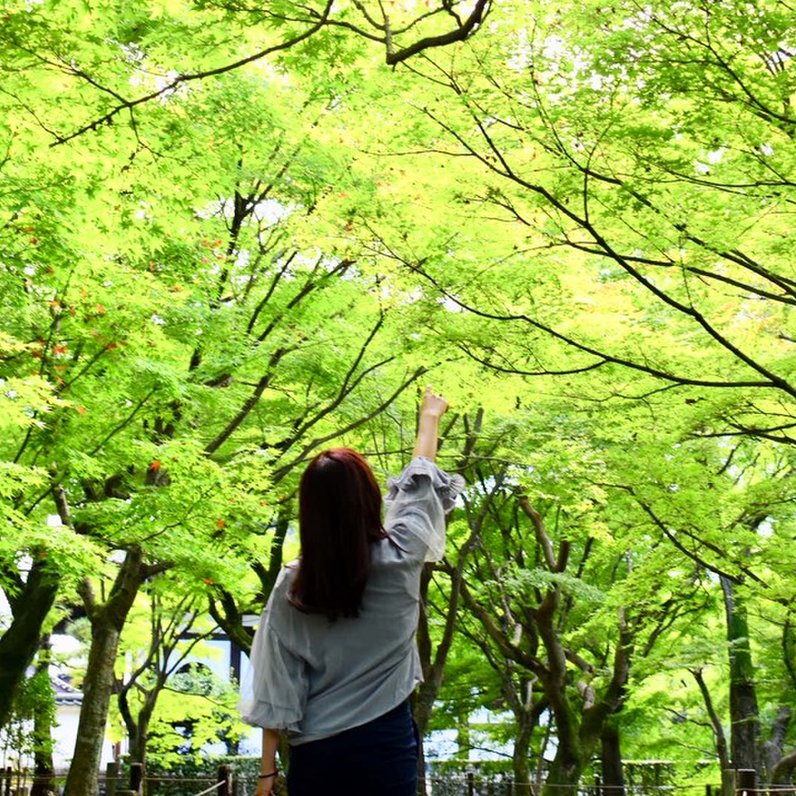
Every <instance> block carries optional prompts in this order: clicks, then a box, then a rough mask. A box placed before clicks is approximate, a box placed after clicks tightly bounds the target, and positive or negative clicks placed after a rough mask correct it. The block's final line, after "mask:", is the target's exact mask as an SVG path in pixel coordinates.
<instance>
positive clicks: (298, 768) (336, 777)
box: [287, 702, 418, 796]
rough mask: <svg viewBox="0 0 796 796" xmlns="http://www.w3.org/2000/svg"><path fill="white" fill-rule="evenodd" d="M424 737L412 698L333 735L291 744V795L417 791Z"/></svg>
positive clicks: (407, 795) (383, 795)
mask: <svg viewBox="0 0 796 796" xmlns="http://www.w3.org/2000/svg"><path fill="white" fill-rule="evenodd" d="M417 765H418V737H417V730H416V727H415V723H414V721H413V720H412V714H411V712H410V710H409V703H408V702H402V703H401V704H400V705H398V707H396V708H393V709H392V710H391V711H389V712H388V713H385V714H384V715H383V716H379V718H377V719H374V720H373V721H369V722H368V723H367V724H363V725H361V726H360V727H353V728H352V729H350V730H345V731H344V732H341V733H339V734H338V735H333V736H332V737H331V738H323V739H321V740H320V741H310V742H309V743H304V744H299V745H298V746H291V747H290V762H289V765H288V772H287V791H288V794H289V796H338V794H339V796H344V795H345V796H415V794H416V793H417Z"/></svg>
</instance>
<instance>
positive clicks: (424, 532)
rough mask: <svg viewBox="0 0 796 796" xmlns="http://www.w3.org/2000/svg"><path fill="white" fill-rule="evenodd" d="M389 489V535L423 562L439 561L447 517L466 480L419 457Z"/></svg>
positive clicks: (385, 523)
mask: <svg viewBox="0 0 796 796" xmlns="http://www.w3.org/2000/svg"><path fill="white" fill-rule="evenodd" d="M387 489H388V492H387V496H386V497H385V499H384V502H385V503H386V505H387V517H386V519H385V522H384V527H385V529H386V530H387V533H389V534H390V536H391V537H392V538H393V539H394V540H395V541H396V542H397V543H398V544H399V545H400V546H401V547H402V548H404V549H406V550H408V551H409V552H411V553H417V554H418V555H419V556H420V557H421V558H422V559H423V560H424V561H439V560H440V559H441V558H442V556H443V555H444V554H445V515H446V514H447V513H448V512H449V511H450V510H451V509H452V508H453V506H454V504H455V503H456V496H457V495H458V494H459V492H461V491H462V489H464V479H463V478H462V477H461V476H460V475H449V474H448V473H446V472H445V471H444V470H440V468H439V467H437V465H436V464H434V462H432V461H431V459H426V458H425V457H419V458H416V459H413V460H412V461H411V462H410V463H409V464H408V465H407V466H406V467H405V468H404V470H403V472H402V473H401V474H400V475H399V476H398V477H397V478H390V479H389V480H388V481H387Z"/></svg>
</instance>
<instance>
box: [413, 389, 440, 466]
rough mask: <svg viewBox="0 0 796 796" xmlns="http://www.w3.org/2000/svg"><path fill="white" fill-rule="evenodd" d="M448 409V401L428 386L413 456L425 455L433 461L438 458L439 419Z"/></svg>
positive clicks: (418, 424) (421, 409)
mask: <svg viewBox="0 0 796 796" xmlns="http://www.w3.org/2000/svg"><path fill="white" fill-rule="evenodd" d="M447 411H448V402H447V401H446V400H445V399H444V398H443V397H442V396H441V395H437V394H436V393H434V392H432V390H431V387H426V392H425V394H424V395H423V401H422V403H421V404H420V417H419V419H418V423H417V439H416V440H415V450H414V453H413V454H412V458H417V457H418V456H425V457H426V458H427V459H431V461H432V462H433V461H435V460H436V458H437V444H438V441H439V419H440V418H441V417H442V415H444V414H445V412H447Z"/></svg>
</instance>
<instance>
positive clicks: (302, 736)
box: [241, 389, 464, 796]
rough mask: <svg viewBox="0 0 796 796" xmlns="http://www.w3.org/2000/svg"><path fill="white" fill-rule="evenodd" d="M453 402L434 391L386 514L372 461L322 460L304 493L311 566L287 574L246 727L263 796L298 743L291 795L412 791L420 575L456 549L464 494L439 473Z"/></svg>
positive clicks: (256, 645)
mask: <svg viewBox="0 0 796 796" xmlns="http://www.w3.org/2000/svg"><path fill="white" fill-rule="evenodd" d="M447 408H448V405H447V403H446V402H445V400H444V399H443V398H442V397H440V396H439V395H435V394H434V393H433V392H432V391H431V390H430V389H426V393H425V395H424V396H423V402H422V405H421V408H420V418H419V424H418V433H417V440H416V443H415V448H414V455H413V459H412V462H411V463H410V464H409V465H408V466H407V467H406V468H405V469H404V471H403V472H402V473H401V475H400V476H399V477H398V478H397V479H391V480H390V483H389V494H388V496H387V499H386V502H387V507H388V510H387V516H386V518H385V521H384V524H382V522H381V494H380V491H379V488H378V485H377V484H376V480H375V478H374V477H373V473H372V472H371V470H370V468H369V467H368V465H367V464H366V463H365V460H364V459H362V457H361V456H360V455H359V454H357V453H355V452H354V451H352V450H349V449H347V448H337V449H334V450H330V451H325V452H324V453H321V454H319V455H318V456H317V457H316V458H315V459H314V460H313V461H312V462H311V463H310V465H309V466H308V467H307V469H306V471H305V472H304V475H303V476H302V478H301V484H300V486H299V535H300V538H301V558H300V559H299V560H298V561H297V562H294V563H293V564H289V565H288V566H287V567H285V568H284V569H283V570H282V572H281V573H280V576H279V578H278V580H277V582H276V584H275V586H274V588H273V591H272V593H271V596H270V598H269V600H268V604H267V605H266V607H265V610H264V611H263V616H262V618H261V621H260V625H259V628H258V630H257V633H256V635H255V638H254V642H253V644H252V672H253V675H252V684H251V688H250V693H248V694H246V695H245V696H244V698H243V701H242V703H241V712H242V714H243V718H244V720H245V721H247V722H249V723H250V724H254V725H257V726H260V727H263V753H262V763H261V769H260V778H259V780H258V785H257V791H256V796H269V794H271V792H272V789H273V787H274V782H275V780H276V777H277V776H278V772H277V768H276V749H277V745H278V743H279V738H280V735H281V734H282V733H286V735H287V739H288V742H289V744H290V764H289V770H288V777H287V779H288V790H289V793H290V796H310V794H311V795H312V796H319V795H320V794H323V795H324V796H332V795H333V794H338V793H339V794H344V793H345V794H348V795H349V796H352V795H353V796H370V795H371V794H372V795H373V796H414V794H415V792H416V788H417V761H418V739H417V736H416V731H415V728H414V723H413V721H412V717H411V713H410V711H409V704H408V701H407V700H408V698H409V696H410V694H411V693H412V691H413V690H414V687H415V685H416V683H417V682H419V681H420V680H421V679H422V676H421V671H420V662H419V659H418V655H417V649H416V646H415V633H416V631H417V621H418V611H419V592H420V573H421V570H422V567H423V563H424V562H425V561H433V560H438V559H439V558H441V557H442V555H443V552H444V549H445V513H446V512H447V511H450V509H451V508H452V507H453V503H454V501H455V499H456V495H457V494H458V493H459V492H460V491H461V489H462V488H463V487H464V482H463V481H462V479H461V477H460V476H449V475H447V474H446V473H444V472H442V471H441V470H439V469H438V468H437V466H436V465H435V464H434V460H435V458H436V452H437V440H438V433H439V419H440V417H442V415H443V414H444V413H445V411H446V410H447Z"/></svg>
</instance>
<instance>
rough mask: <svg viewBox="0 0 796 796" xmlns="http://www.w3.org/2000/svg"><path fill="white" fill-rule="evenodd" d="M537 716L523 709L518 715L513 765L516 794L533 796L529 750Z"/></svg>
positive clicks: (515, 795)
mask: <svg viewBox="0 0 796 796" xmlns="http://www.w3.org/2000/svg"><path fill="white" fill-rule="evenodd" d="M535 727H536V717H535V715H534V713H533V711H532V710H527V711H523V713H522V714H521V715H520V716H518V717H517V734H516V735H515V736H514V749H513V750H512V754H511V765H512V770H513V772H514V796H532V794H533V790H532V789H531V766H530V760H529V758H528V750H529V749H530V747H531V739H532V738H533V731H534V728H535Z"/></svg>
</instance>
